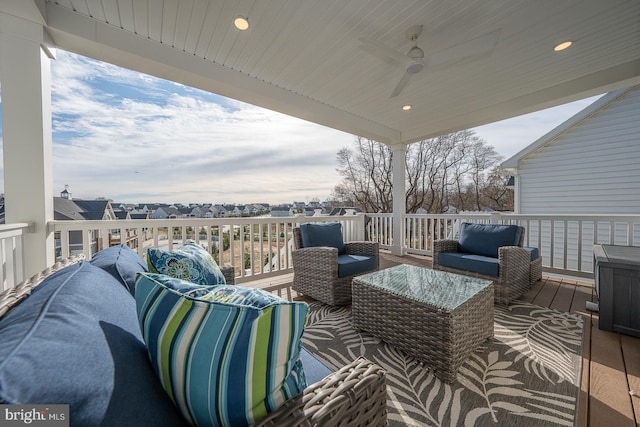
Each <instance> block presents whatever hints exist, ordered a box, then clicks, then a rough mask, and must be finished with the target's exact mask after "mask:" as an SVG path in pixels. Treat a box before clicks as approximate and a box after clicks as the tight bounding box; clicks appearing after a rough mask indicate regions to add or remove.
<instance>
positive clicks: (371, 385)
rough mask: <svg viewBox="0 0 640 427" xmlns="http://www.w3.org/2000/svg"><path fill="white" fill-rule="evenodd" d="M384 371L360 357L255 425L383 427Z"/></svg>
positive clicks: (385, 402)
mask: <svg viewBox="0 0 640 427" xmlns="http://www.w3.org/2000/svg"><path fill="white" fill-rule="evenodd" d="M385 375H386V374H385V371H384V370H383V369H382V368H381V367H379V366H378V365H376V364H375V363H373V362H371V361H369V360H367V359H364V358H362V357H360V358H358V359H356V360H354V361H353V362H351V363H350V364H348V365H346V366H343V367H342V368H341V369H340V370H338V371H337V372H334V373H333V374H331V375H328V376H327V377H325V378H324V379H323V380H321V381H318V382H317V383H315V384H311V385H310V386H309V387H307V388H306V389H305V390H304V391H303V392H302V394H300V395H298V396H296V397H295V398H293V399H290V400H288V401H287V402H286V403H285V404H284V405H283V406H281V407H280V408H278V409H277V410H276V411H274V412H272V413H271V414H269V415H268V416H267V417H266V418H264V419H262V420H261V421H260V422H259V423H257V424H256V426H261V427H263V426H278V427H280V426H283V427H292V426H325V425H349V426H365V425H367V426H383V425H386V421H387V386H386V382H385Z"/></svg>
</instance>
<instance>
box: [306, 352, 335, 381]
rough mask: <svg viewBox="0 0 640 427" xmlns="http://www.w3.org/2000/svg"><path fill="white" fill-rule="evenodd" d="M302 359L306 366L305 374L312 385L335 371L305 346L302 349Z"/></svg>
mask: <svg viewBox="0 0 640 427" xmlns="http://www.w3.org/2000/svg"><path fill="white" fill-rule="evenodd" d="M300 361H301V362H302V367H303V368H304V376H305V377H306V379H307V384H309V385H311V384H314V383H317V382H318V381H320V380H321V379H323V378H325V377H326V376H327V375H331V374H332V373H333V371H332V370H331V369H329V368H327V366H326V365H325V364H324V363H322V362H321V361H319V360H318V359H316V358H315V357H314V356H313V355H312V354H311V353H309V352H308V351H307V350H306V349H305V348H304V347H303V348H302V350H301V351H300Z"/></svg>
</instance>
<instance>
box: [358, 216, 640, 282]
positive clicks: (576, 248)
mask: <svg viewBox="0 0 640 427" xmlns="http://www.w3.org/2000/svg"><path fill="white" fill-rule="evenodd" d="M392 221H393V220H392V214H367V221H366V224H367V228H366V235H367V238H369V239H370V240H373V241H377V242H379V243H380V245H381V247H383V248H390V247H391V246H392V245H393V240H392V233H391V230H392V224H393V222H392ZM465 221H466V222H481V223H499V224H518V225H521V226H523V227H524V228H525V230H526V235H525V239H524V245H525V246H534V247H537V248H539V250H540V253H541V255H542V265H543V269H544V271H545V272H546V273H555V274H563V275H568V276H575V277H583V278H593V245H594V244H616V245H627V246H640V215H516V214H511V213H463V214H455V215H430V214H424V215H420V214H409V215H405V217H404V221H403V236H404V241H403V242H402V245H403V247H404V250H405V251H406V252H408V253H415V254H423V255H432V254H433V241H434V240H439V239H451V238H453V239H455V238H457V236H458V231H459V227H460V224H461V223H462V222H465Z"/></svg>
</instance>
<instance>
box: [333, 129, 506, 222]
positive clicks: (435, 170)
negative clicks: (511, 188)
mask: <svg viewBox="0 0 640 427" xmlns="http://www.w3.org/2000/svg"><path fill="white" fill-rule="evenodd" d="M354 145H355V148H354V149H349V148H344V149H342V150H340V151H339V152H338V156H337V158H338V164H339V167H338V169H337V171H338V173H339V174H340V175H341V176H342V181H341V183H340V184H339V185H337V186H336V187H335V189H334V193H333V196H334V198H336V199H338V200H353V202H354V203H355V204H356V206H358V207H359V208H361V209H363V210H364V211H367V212H391V210H392V206H393V200H392V193H391V191H392V169H391V164H392V163H391V160H392V152H391V150H390V148H389V147H387V146H385V145H384V144H381V143H378V142H375V141H371V140H367V139H364V138H361V137H358V138H356V140H355V144H354ZM499 160H500V156H499V155H498V154H497V153H496V152H495V150H494V148H493V147H491V146H490V145H487V143H486V142H485V141H484V140H482V139H480V138H478V137H477V136H475V134H474V132H473V131H468V130H465V131H459V132H454V133H451V134H448V135H443V136H440V137H437V138H432V139H427V140H423V141H418V142H416V143H413V144H410V145H409V146H407V154H406V164H405V167H406V194H405V203H406V209H407V212H415V211H416V210H417V209H418V208H424V209H426V210H427V211H428V212H444V211H446V210H447V208H448V207H449V205H455V206H456V207H457V208H458V209H459V210H464V209H481V207H482V205H483V204H484V203H485V202H484V200H488V199H491V200H492V202H491V203H490V205H499V206H502V205H503V204H504V203H505V202H506V200H507V197H506V193H505V194H499V189H500V183H499V180H498V179H497V177H495V176H494V175H495V174H496V173H497V172H495V171H493V170H492V169H491V168H495V167H497V162H498V161H499ZM490 170H491V171H492V172H491V173H489V171H490ZM496 170H497V169H496ZM492 174H493V175H492ZM490 177H492V179H493V181H491V183H489V182H488V179H489V178H490ZM505 183H506V181H505ZM503 187H504V184H503ZM484 191H491V197H489V196H484V194H483V192H484ZM492 198H495V199H496V200H493V199H492Z"/></svg>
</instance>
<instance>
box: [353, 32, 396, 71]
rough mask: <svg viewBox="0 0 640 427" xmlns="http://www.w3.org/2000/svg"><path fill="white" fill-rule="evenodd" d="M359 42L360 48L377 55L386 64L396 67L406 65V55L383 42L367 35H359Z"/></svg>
mask: <svg viewBox="0 0 640 427" xmlns="http://www.w3.org/2000/svg"><path fill="white" fill-rule="evenodd" d="M358 40H359V41H360V43H362V44H361V45H360V48H361V49H362V50H364V51H365V52H367V53H370V54H371V55H374V56H377V57H378V58H380V59H382V60H383V61H384V62H386V63H387V64H391V65H394V66H396V67H401V68H404V67H406V65H407V55H405V54H403V53H400V52H398V51H397V50H394V49H391V48H390V47H388V46H386V45H385V44H384V43H382V42H380V41H378V40H376V39H372V38H369V37H361V38H359V39H358Z"/></svg>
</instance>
